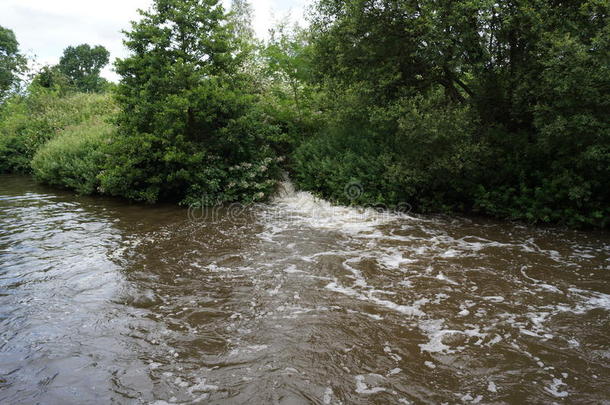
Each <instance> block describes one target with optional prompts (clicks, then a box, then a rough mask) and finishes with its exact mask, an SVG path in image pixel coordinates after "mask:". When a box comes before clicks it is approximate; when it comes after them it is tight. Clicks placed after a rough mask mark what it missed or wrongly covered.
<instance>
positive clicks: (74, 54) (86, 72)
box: [59, 44, 110, 93]
mask: <svg viewBox="0 0 610 405" xmlns="http://www.w3.org/2000/svg"><path fill="white" fill-rule="evenodd" d="M109 58H110V53H109V52H108V50H107V49H106V48H104V47H103V46H101V45H98V46H95V47H91V46H90V45H88V44H82V45H78V46H75V47H74V46H69V47H67V48H66V49H65V50H64V54H63V56H62V57H61V59H60V61H59V71H60V72H61V73H63V74H64V75H65V76H66V77H68V79H69V80H70V82H71V84H72V85H73V86H75V87H76V88H77V89H78V90H80V91H83V92H86V93H89V92H99V91H102V90H103V89H104V86H105V84H106V81H105V80H104V79H103V78H102V77H100V72H101V70H102V69H103V68H104V66H106V65H107V64H108V61H109Z"/></svg>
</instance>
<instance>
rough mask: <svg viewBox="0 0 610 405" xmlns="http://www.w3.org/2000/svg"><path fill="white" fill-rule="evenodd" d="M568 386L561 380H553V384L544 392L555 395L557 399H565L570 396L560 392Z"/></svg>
mask: <svg viewBox="0 0 610 405" xmlns="http://www.w3.org/2000/svg"><path fill="white" fill-rule="evenodd" d="M564 385H566V386H567V384H566V383H564V382H563V380H562V379H560V378H553V383H552V384H551V385H549V386H548V387H544V390H545V391H546V392H548V393H549V394H551V395H553V396H554V397H555V398H565V397H567V396H568V395H569V393H568V392H567V391H560V390H559V389H560V387H562V386H564Z"/></svg>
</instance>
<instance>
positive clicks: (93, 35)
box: [0, 0, 309, 81]
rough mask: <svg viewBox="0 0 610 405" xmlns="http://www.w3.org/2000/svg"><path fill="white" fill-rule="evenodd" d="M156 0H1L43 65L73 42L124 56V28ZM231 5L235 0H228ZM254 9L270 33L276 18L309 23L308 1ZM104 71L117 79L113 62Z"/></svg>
mask: <svg viewBox="0 0 610 405" xmlns="http://www.w3.org/2000/svg"><path fill="white" fill-rule="evenodd" d="M151 3H152V1H151V0H104V1H91V0H89V1H86V0H0V26H3V27H6V28H10V29H12V30H13V31H14V32H15V35H16V36H17V40H18V41H19V43H20V47H21V50H22V52H23V53H25V54H26V55H27V56H28V57H30V58H34V57H35V60H36V62H37V65H38V66H41V65H47V64H49V65H53V64H57V63H58V62H59V58H60V57H61V55H62V53H63V50H64V49H65V48H66V47H68V46H70V45H79V44H83V43H88V44H90V45H103V46H104V47H106V49H108V50H109V51H110V54H111V56H110V58H111V60H114V58H117V57H119V58H120V57H125V56H126V55H127V51H126V50H125V49H124V47H123V43H122V39H123V37H122V34H121V30H123V29H128V28H129V27H130V25H129V22H130V21H132V20H135V19H138V13H137V9H139V8H143V9H147V8H148V7H149V6H150V4H151ZM223 3H224V4H225V6H227V7H228V6H229V5H230V3H231V1H230V0H223ZM250 3H251V4H252V6H253V8H254V21H253V25H254V29H255V30H256V33H257V35H258V36H259V38H265V37H267V35H268V30H269V28H271V27H272V26H273V25H274V22H276V21H278V20H279V19H281V18H284V17H285V16H287V15H289V16H290V17H291V19H292V20H293V21H295V22H299V23H301V24H304V23H305V19H304V17H303V15H304V10H305V8H306V6H307V4H309V0H250ZM103 76H105V77H106V78H107V79H110V80H115V81H116V80H117V76H116V74H115V73H114V72H112V68H111V66H108V67H107V68H106V69H105V70H104V72H103Z"/></svg>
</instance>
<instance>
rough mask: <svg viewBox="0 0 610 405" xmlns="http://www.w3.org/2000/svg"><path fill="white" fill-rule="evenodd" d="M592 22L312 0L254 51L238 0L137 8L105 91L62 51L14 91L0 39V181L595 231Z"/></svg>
mask: <svg viewBox="0 0 610 405" xmlns="http://www.w3.org/2000/svg"><path fill="white" fill-rule="evenodd" d="M609 11H610V4H609V3H608V2H607V1H606V0H576V1H571V2H557V1H551V2H549V1H544V0H520V1H514V0H507V1H503V2H496V1H491V0H455V1H437V0H417V1H416V0H402V1H396V0H341V1H339V0H317V1H316V2H315V6H314V8H313V12H312V16H311V24H310V26H309V28H308V29H301V28H299V27H294V28H293V27H290V26H289V24H287V23H280V24H278V26H277V27H275V28H274V29H273V30H271V32H270V37H269V39H267V40H266V41H261V40H258V39H257V38H256V37H255V35H254V30H253V29H252V25H251V18H252V8H251V6H250V4H249V3H248V2H247V0H234V1H233V6H232V10H231V12H230V13H227V12H226V11H225V10H224V9H223V7H222V6H221V5H220V2H219V1H218V0H184V1H179V0H155V1H154V2H153V6H152V7H151V8H150V9H149V10H148V11H144V12H142V16H141V19H140V20H139V21H136V22H134V23H133V24H132V27H131V29H130V30H129V31H127V32H125V36H126V40H125V45H126V46H127V48H128V49H129V50H130V56H129V57H127V58H125V59H122V60H118V61H117V62H116V65H115V67H116V71H117V73H118V74H119V75H120V76H121V81H120V83H119V84H118V85H117V86H116V88H113V87H112V86H111V85H104V83H103V80H102V79H100V76H99V74H100V69H101V68H102V67H103V66H104V65H105V64H106V62H107V60H108V55H107V52H106V51H105V50H104V49H101V48H100V47H94V48H92V47H90V46H88V45H81V46H77V47H69V48H68V49H66V51H65V53H64V57H63V58H62V60H61V62H60V64H59V65H57V66H48V67H45V68H43V69H41V70H40V71H39V72H37V73H36V74H35V75H34V79H33V80H32V81H31V83H30V84H29V87H28V88H27V91H25V92H15V89H16V88H17V87H18V86H16V82H18V81H19V74H20V70H19V69H21V67H22V66H23V59H22V57H21V56H20V54H19V50H18V44H17V41H16V39H15V37H14V35H13V34H12V32H11V31H9V30H6V29H0V91H3V92H4V93H2V94H0V102H1V100H5V102H4V103H3V104H2V107H1V108H0V170H1V171H13V172H14V171H17V172H30V171H31V170H33V172H34V174H35V176H36V177H37V178H38V179H40V180H41V181H44V182H47V183H50V184H53V185H57V186H61V187H67V188H71V189H74V190H77V191H78V192H80V193H86V194H88V193H105V194H110V195H115V196H121V197H125V198H129V199H133V200H137V201H146V202H155V201H159V200H171V201H176V202H181V203H183V204H210V203H215V202H232V201H243V202H252V201H261V200H264V199H266V198H267V197H269V196H270V195H271V194H272V193H273V192H274V189H275V186H276V184H277V180H278V179H279V178H280V176H281V171H280V168H281V169H284V170H287V171H289V172H290V176H291V177H292V178H293V179H294V180H295V181H296V182H297V184H298V185H299V186H300V187H301V188H303V189H306V190H310V191H313V192H315V193H317V194H319V195H321V196H323V197H325V198H329V199H332V200H334V201H338V202H341V203H344V204H359V205H366V204H376V205H384V206H386V207H388V208H392V207H398V206H401V205H403V204H409V205H410V206H412V207H413V208H414V209H415V210H417V211H419V212H449V211H458V212H469V213H481V214H487V215H491V216H495V217H501V218H508V219H517V220H525V221H529V222H536V223H562V224H567V225H570V226H575V227H602V228H604V227H607V226H608V225H610V181H609V179H610V122H609V117H610V114H608V111H610V24H609V21H608V18H609V16H608V13H609ZM2 86H4V87H2ZM83 92H85V93H88V92H104V93H105V94H104V95H90V94H89V95H87V94H83ZM281 162H283V163H281ZM350 186H355V187H351V188H350ZM354 190H356V191H357V192H355V193H354V192H353V191H354Z"/></svg>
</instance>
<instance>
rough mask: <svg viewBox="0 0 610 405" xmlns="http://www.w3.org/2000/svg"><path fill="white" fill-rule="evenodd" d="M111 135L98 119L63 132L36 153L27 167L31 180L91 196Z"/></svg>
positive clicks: (111, 128) (101, 120) (106, 126)
mask: <svg viewBox="0 0 610 405" xmlns="http://www.w3.org/2000/svg"><path fill="white" fill-rule="evenodd" d="M114 131H115V127H114V125H112V124H110V123H108V122H104V121H103V119H102V117H94V118H92V119H90V120H88V121H86V122H83V123H81V124H79V125H75V126H72V127H68V128H66V129H65V130H64V131H63V132H61V133H60V134H59V135H58V136H56V137H55V138H54V139H52V140H50V141H49V142H47V143H46V144H45V145H44V146H43V147H42V148H40V149H39V150H38V152H37V153H36V155H35V156H34V159H33V160H32V164H31V166H32V169H33V173H34V176H35V177H36V179H37V180H39V181H41V182H44V183H46V184H49V185H52V186H57V187H62V188H68V189H71V190H75V191H76V192H78V193H79V194H93V193H95V192H96V191H97V190H98V186H99V180H98V175H99V174H100V173H101V172H102V170H103V168H104V164H105V161H106V156H105V151H104V149H105V147H106V145H107V143H108V141H109V140H110V136H111V135H112V133H113V132H114Z"/></svg>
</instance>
